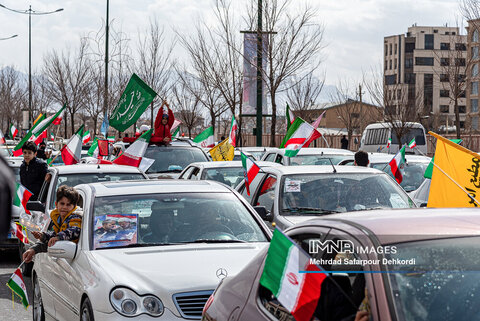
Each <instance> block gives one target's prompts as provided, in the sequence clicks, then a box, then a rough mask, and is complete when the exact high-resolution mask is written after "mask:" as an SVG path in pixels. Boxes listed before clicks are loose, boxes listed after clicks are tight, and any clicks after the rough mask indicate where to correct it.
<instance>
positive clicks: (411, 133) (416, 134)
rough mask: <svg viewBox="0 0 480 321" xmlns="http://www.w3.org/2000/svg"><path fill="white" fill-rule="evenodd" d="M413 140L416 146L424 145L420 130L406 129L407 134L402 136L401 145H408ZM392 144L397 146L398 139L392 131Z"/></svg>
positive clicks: (423, 137)
mask: <svg viewBox="0 0 480 321" xmlns="http://www.w3.org/2000/svg"><path fill="white" fill-rule="evenodd" d="M413 138H415V143H416V144H417V145H425V134H424V132H423V129H422V128H410V129H407V132H406V133H404V135H403V136H402V141H401V143H400V144H401V145H403V144H408V143H409V142H410V141H411V140H412V139H413ZM392 144H393V145H399V144H398V137H397V135H395V131H394V130H392Z"/></svg>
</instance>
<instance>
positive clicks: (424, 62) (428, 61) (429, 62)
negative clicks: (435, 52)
mask: <svg viewBox="0 0 480 321" xmlns="http://www.w3.org/2000/svg"><path fill="white" fill-rule="evenodd" d="M415 65H417V66H433V58H428V57H415Z"/></svg>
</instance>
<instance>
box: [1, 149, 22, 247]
mask: <svg viewBox="0 0 480 321" xmlns="http://www.w3.org/2000/svg"><path fill="white" fill-rule="evenodd" d="M5 160H6V162H7V164H8V166H9V167H10V168H11V169H12V171H13V173H14V175H15V182H16V183H20V166H21V165H22V162H23V157H5ZM20 212H21V210H20V208H19V207H17V206H12V223H14V222H18V221H19V218H20ZM17 247H18V240H17V237H16V236H15V230H14V229H13V227H12V226H10V230H9V231H8V235H7V238H6V239H4V240H1V241H0V248H17Z"/></svg>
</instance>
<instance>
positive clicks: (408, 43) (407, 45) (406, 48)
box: [405, 36, 415, 53]
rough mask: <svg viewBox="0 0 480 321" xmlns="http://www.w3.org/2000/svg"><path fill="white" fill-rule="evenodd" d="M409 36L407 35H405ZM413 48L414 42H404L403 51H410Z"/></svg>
mask: <svg viewBox="0 0 480 321" xmlns="http://www.w3.org/2000/svg"><path fill="white" fill-rule="evenodd" d="M407 37H409V36H407ZM414 50H415V42H407V43H405V52H406V53H410V52H413V51H414Z"/></svg>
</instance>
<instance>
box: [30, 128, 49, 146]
mask: <svg viewBox="0 0 480 321" xmlns="http://www.w3.org/2000/svg"><path fill="white" fill-rule="evenodd" d="M44 138H47V130H44V131H43V132H42V133H41V134H40V136H38V137H36V136H34V135H32V137H30V140H31V141H33V142H34V143H35V145H38V144H40V143H41V142H42V141H43V139H44Z"/></svg>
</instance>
